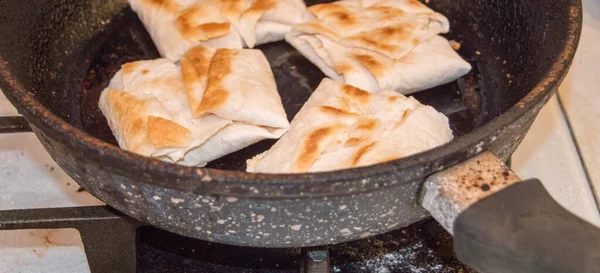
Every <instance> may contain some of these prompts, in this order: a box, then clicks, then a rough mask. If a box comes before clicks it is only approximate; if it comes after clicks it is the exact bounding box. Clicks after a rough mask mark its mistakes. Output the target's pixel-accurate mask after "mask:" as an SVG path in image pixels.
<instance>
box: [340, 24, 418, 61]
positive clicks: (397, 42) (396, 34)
mask: <svg viewBox="0 0 600 273" xmlns="http://www.w3.org/2000/svg"><path fill="white" fill-rule="evenodd" d="M415 28H416V26H415V25H414V24H411V23H402V24H397V25H393V26H386V27H382V28H375V29H372V30H369V31H365V32H361V33H359V34H357V35H354V36H351V37H348V40H349V41H353V42H356V43H358V44H361V45H363V46H364V47H366V48H371V49H375V50H377V51H379V52H383V53H387V54H394V53H395V52H397V51H401V50H408V48H409V47H414V45H413V44H412V42H413V33H414V30H415Z"/></svg>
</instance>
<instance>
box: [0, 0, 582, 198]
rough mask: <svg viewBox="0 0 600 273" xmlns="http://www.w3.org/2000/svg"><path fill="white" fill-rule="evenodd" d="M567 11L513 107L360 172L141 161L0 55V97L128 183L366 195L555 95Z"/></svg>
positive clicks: (569, 50)
mask: <svg viewBox="0 0 600 273" xmlns="http://www.w3.org/2000/svg"><path fill="white" fill-rule="evenodd" d="M569 8H570V11H569V12H570V24H569V33H568V39H567V42H566V43H565V45H564V48H563V49H562V50H561V52H560V54H559V56H558V57H557V59H556V60H555V61H554V63H553V64H552V66H551V67H550V69H549V70H548V71H547V72H546V73H545V75H544V76H543V77H542V78H541V79H540V81H538V83H537V84H536V85H535V87H534V88H533V89H532V90H531V91H529V93H528V94H527V95H526V96H524V97H523V98H522V99H521V100H520V101H519V102H517V103H516V104H515V105H513V106H511V107H510V108H509V109H508V110H506V111H504V112H503V113H501V114H500V115H499V116H498V117H496V118H494V119H493V120H492V121H490V122H488V123H486V124H484V125H482V126H480V127H479V128H477V129H475V130H473V131H471V132H469V133H467V134H465V135H462V136H459V137H457V138H455V139H454V140H452V141H451V142H449V143H447V144H445V145H443V146H440V147H437V148H434V149H431V150H428V151H426V152H423V153H419V154H415V155H412V156H409V157H405V158H401V159H397V160H394V161H390V162H385V163H380V164H376V165H372V166H366V167H360V168H352V169H345V170H338V171H330V172H321V173H309V174H262V173H247V172H245V171H232V170H222V169H211V168H198V167H187V166H182V165H177V164H173V163H168V162H163V161H160V160H158V159H154V158H149V157H144V156H141V155H138V154H134V153H132V152H129V151H125V150H123V149H121V148H120V147H118V146H116V145H113V144H110V143H107V142H105V141H103V140H100V139H98V138H96V137H93V136H91V135H89V134H88V133H86V132H85V131H84V130H82V129H79V128H76V127H74V126H72V125H70V124H68V123H67V122H66V121H65V120H63V119H61V118H60V117H58V116H56V115H55V114H53V113H52V112H50V110H48V109H47V108H46V107H45V106H43V105H42V104H41V103H40V102H39V101H37V100H36V99H35V98H34V96H33V94H32V93H29V92H28V91H27V90H26V89H25V88H24V87H23V86H22V85H21V84H20V83H19V82H18V81H17V80H15V79H14V77H13V75H12V73H11V72H10V71H9V68H8V63H7V61H5V60H4V58H3V57H2V56H0V75H1V77H0V88H1V89H2V90H5V91H6V92H4V93H5V95H6V96H7V97H8V98H9V100H10V101H11V102H12V103H13V104H15V106H18V107H17V108H18V110H19V112H20V114H22V115H23V116H24V117H25V118H26V119H27V120H28V122H30V123H31V124H32V126H33V127H34V128H35V127H38V128H44V129H47V130H50V131H51V132H52V133H53V135H52V136H51V137H52V138H61V139H63V140H66V139H69V140H71V141H60V142H61V143H62V144H64V145H67V146H68V148H69V149H72V150H83V151H85V153H86V156H87V157H89V158H91V159H93V160H94V161H96V162H97V163H99V164H102V165H108V166H109V167H110V166H112V167H114V166H116V167H115V169H117V170H119V169H120V170H125V169H137V170H139V171H140V172H147V173H149V174H151V177H154V178H156V179H152V180H150V181H142V180H141V179H136V178H135V177H134V176H133V175H134V174H132V173H126V174H127V176H129V177H130V178H131V179H132V180H135V181H136V182H137V183H142V184H152V185H157V186H161V187H165V188H171V189H176V190H183V191H194V192H199V193H206V191H205V190H198V189H200V188H202V187H201V186H205V185H202V184H204V183H210V184H211V185H212V186H211V187H210V188H217V187H214V186H216V185H215V184H217V183H226V184H228V183H236V184H238V185H240V184H241V185H246V186H248V187H261V185H262V186H285V185H293V186H298V185H303V186H305V187H307V188H311V187H312V186H313V185H317V184H321V185H319V187H323V186H324V185H330V184H331V185H333V184H335V183H350V184H355V183H361V180H363V179H365V178H371V179H370V180H368V181H366V182H365V181H362V182H363V185H362V187H358V188H359V189H358V190H355V191H354V192H344V193H339V194H336V193H333V192H324V193H321V194H319V193H316V194H310V196H334V195H346V194H353V193H361V192H367V191H369V188H371V189H372V187H370V186H373V185H370V184H374V183H376V182H374V180H376V179H373V178H381V177H385V176H386V175H390V174H393V173H398V172H402V171H405V170H409V169H415V168H419V167H423V166H426V164H427V163H428V162H433V161H435V160H436V159H439V158H442V157H445V156H448V155H450V154H455V153H458V152H460V151H464V150H468V149H470V148H472V147H473V146H475V144H476V143H481V142H483V141H485V140H486V139H487V138H489V137H490V136H492V135H494V134H495V133H497V132H499V131H501V130H502V128H505V127H507V126H509V125H510V124H512V123H514V122H515V121H516V120H517V119H519V118H520V117H521V116H523V115H524V114H525V113H527V112H528V111H531V110H532V109H533V107H535V106H536V105H538V103H539V102H540V101H542V100H544V99H545V98H546V95H551V94H553V91H555V90H556V88H557V87H558V84H560V82H562V79H563V78H564V77H565V75H566V74H567V71H568V70H569V67H570V65H571V63H572V61H573V57H574V55H575V52H576V49H577V46H578V43H579V39H580V34H581V27H582V15H581V1H580V0H572V1H570V5H569ZM42 131H44V130H42ZM65 142H66V143H65ZM484 149H485V147H484ZM456 163H458V162H456ZM427 167H428V168H427ZM444 167H450V166H426V168H423V170H425V171H424V172H422V173H421V175H420V176H419V177H416V178H415V179H421V178H422V177H425V176H427V175H429V174H431V173H433V172H435V171H439V170H441V168H444ZM173 177H175V178H177V179H176V180H177V181H169V180H173V179H172V178H173ZM332 177H333V178H332ZM415 179H412V180H410V179H408V178H407V179H405V181H403V182H401V183H408V182H410V181H414V180H415ZM365 184H366V185H365ZM375 188H379V189H381V188H382V187H379V185H375ZM209 193H211V194H216V195H223V196H235V195H236V194H235V193H230V192H218V191H217V192H209ZM252 197H253V198H271V197H274V196H271V195H270V194H267V193H266V192H262V191H258V192H255V194H252ZM275 197H276V198H282V197H286V198H287V197H307V195H304V194H303V193H302V192H297V193H292V194H284V195H277V196H275Z"/></svg>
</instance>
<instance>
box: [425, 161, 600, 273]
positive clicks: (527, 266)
mask: <svg viewBox="0 0 600 273" xmlns="http://www.w3.org/2000/svg"><path fill="white" fill-rule="evenodd" d="M420 202H421V205H423V207H424V208H425V209H427V210H428V211H429V212H430V213H431V214H432V216H433V217H434V218H436V220H438V222H440V224H442V226H444V228H446V229H447V230H448V231H449V232H450V233H452V234H453V236H454V249H455V252H456V255H457V257H458V259H459V260H461V261H462V262H464V263H465V264H467V265H468V266H470V267H472V268H473V269H475V270H477V271H479V272H484V273H496V272H498V273H499V272H502V273H505V272H513V273H525V272H528V273H529V272H544V273H546V272H548V273H549V272H553V273H554V272H557V273H558V272H578V273H579V272H581V273H586V272H590V273H591V272H600V229H598V228H597V227H595V226H594V225H592V224H590V223H588V222H586V221H584V220H582V219H581V218H579V217H577V216H575V215H574V214H572V213H570V212H569V211H567V210H566V209H564V208H563V207H562V206H560V205H559V204H558V203H557V202H556V201H555V200H554V199H552V197H551V196H550V195H549V194H548V192H547V191H546V189H545V188H544V187H543V185H542V184H541V183H540V181H539V180H528V181H522V182H521V181H520V179H519V178H518V177H517V176H516V175H515V174H514V173H513V172H512V171H511V170H510V169H509V168H508V167H507V166H506V165H504V163H503V162H502V161H501V160H500V159H498V158H497V157H495V156H494V155H493V154H491V153H489V152H485V153H483V154H480V155H478V156H477V157H475V158H473V159H471V160H468V161H467V162H465V163H462V164H459V165H458V166H455V167H452V168H450V169H447V170H445V171H442V172H440V173H437V174H434V175H432V176H431V177H429V178H428V179H427V181H426V182H425V184H424V186H423V189H422V191H421V198H420Z"/></svg>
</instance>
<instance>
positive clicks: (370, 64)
mask: <svg viewBox="0 0 600 273" xmlns="http://www.w3.org/2000/svg"><path fill="white" fill-rule="evenodd" d="M352 57H353V58H355V59H356V60H357V61H358V62H360V64H362V65H363V66H364V67H365V68H367V69H368V70H369V71H370V72H371V73H372V74H373V75H374V76H375V77H379V76H382V75H383V73H384V72H385V68H386V67H385V64H383V63H381V62H380V61H379V60H377V59H376V58H375V57H373V56H371V55H368V54H352Z"/></svg>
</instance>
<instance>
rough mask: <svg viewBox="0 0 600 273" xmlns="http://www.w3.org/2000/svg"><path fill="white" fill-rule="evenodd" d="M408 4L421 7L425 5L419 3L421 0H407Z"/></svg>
mask: <svg viewBox="0 0 600 273" xmlns="http://www.w3.org/2000/svg"><path fill="white" fill-rule="evenodd" d="M408 5H409V6H413V7H415V8H422V7H424V6H425V5H423V3H421V2H419V1H417V0H410V1H408Z"/></svg>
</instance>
